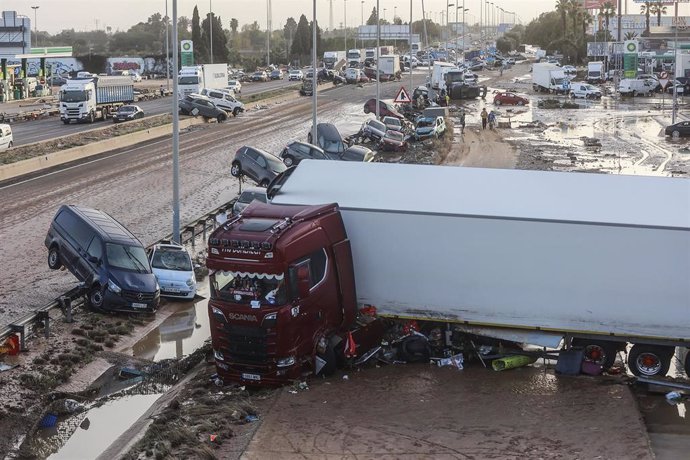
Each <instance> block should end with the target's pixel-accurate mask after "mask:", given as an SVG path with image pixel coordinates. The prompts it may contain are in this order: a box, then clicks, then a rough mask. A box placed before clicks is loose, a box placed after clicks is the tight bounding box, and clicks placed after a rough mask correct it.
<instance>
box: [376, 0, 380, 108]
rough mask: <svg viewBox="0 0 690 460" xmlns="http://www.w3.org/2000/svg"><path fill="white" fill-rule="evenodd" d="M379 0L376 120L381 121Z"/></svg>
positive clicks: (377, 1) (377, 12)
mask: <svg viewBox="0 0 690 460" xmlns="http://www.w3.org/2000/svg"><path fill="white" fill-rule="evenodd" d="M380 11H381V10H379V0H376V119H377V120H380V119H381V76H380V74H379V53H380V52H381V18H380V15H381V14H380V13H379V12H380Z"/></svg>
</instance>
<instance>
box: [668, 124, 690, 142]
mask: <svg viewBox="0 0 690 460" xmlns="http://www.w3.org/2000/svg"><path fill="white" fill-rule="evenodd" d="M664 134H666V135H667V136H671V137H674V138H678V137H686V136H690V121H679V122H678V123H676V124H675V125H670V126H667V127H666V129H664Z"/></svg>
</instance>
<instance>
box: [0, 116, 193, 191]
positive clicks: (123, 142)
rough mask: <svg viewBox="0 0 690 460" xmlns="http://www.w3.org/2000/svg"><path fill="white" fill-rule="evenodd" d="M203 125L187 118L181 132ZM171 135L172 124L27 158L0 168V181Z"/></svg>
mask: <svg viewBox="0 0 690 460" xmlns="http://www.w3.org/2000/svg"><path fill="white" fill-rule="evenodd" d="M202 123H205V121H204V119H203V118H199V119H197V118H187V119H184V120H180V130H182V129H185V128H188V127H190V126H193V125H198V124H202ZM171 134H172V124H168V125H162V126H156V127H155V128H149V129H146V130H142V131H137V132H135V133H132V134H127V135H124V136H118V137H113V138H111V139H106V140H103V141H98V142H92V143H90V144H86V145H80V146H79V147H72V148H69V149H65V150H61V151H58V152H55V153H51V154H48V155H43V156H40V157H35V158H27V159H26V160H21V161H17V162H16V163H10V164H6V165H2V166H0V181H4V180H7V179H14V178H15V177H19V176H22V175H25V174H30V173H34V172H36V171H40V170H41V169H45V168H52V167H54V166H58V165H61V164H64V163H69V162H71V161H75V160H81V159H83V158H86V157H89V156H93V155H98V154H101V153H104V152H107V151H109V150H114V149H118V148H122V147H131V146H132V145H135V144H138V143H141V142H145V141H148V140H151V139H155V138H159V137H164V136H167V135H171Z"/></svg>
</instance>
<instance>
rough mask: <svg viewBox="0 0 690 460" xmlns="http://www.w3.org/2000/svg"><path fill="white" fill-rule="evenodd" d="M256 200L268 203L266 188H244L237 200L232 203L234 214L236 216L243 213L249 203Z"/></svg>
mask: <svg viewBox="0 0 690 460" xmlns="http://www.w3.org/2000/svg"><path fill="white" fill-rule="evenodd" d="M254 200H256V201H260V202H262V203H266V202H267V201H268V200H267V198H266V189H263V188H255V187H249V188H247V189H245V190H243V191H242V193H241V194H240V196H239V197H238V198H237V201H235V203H234V204H233V205H232V214H233V215H234V216H236V215H237V214H241V213H242V211H244V210H245V208H246V207H247V206H249V203H251V202H252V201H254Z"/></svg>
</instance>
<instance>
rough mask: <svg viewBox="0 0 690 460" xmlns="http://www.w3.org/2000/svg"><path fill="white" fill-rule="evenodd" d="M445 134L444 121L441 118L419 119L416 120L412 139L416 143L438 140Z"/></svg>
mask: <svg viewBox="0 0 690 460" xmlns="http://www.w3.org/2000/svg"><path fill="white" fill-rule="evenodd" d="M445 132H446V120H445V118H443V117H440V116H437V117H421V118H419V119H417V127H416V128H415V133H414V137H415V139H417V140H418V141H421V140H424V139H438V138H439V137H441V136H443V134H444V133H445Z"/></svg>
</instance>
